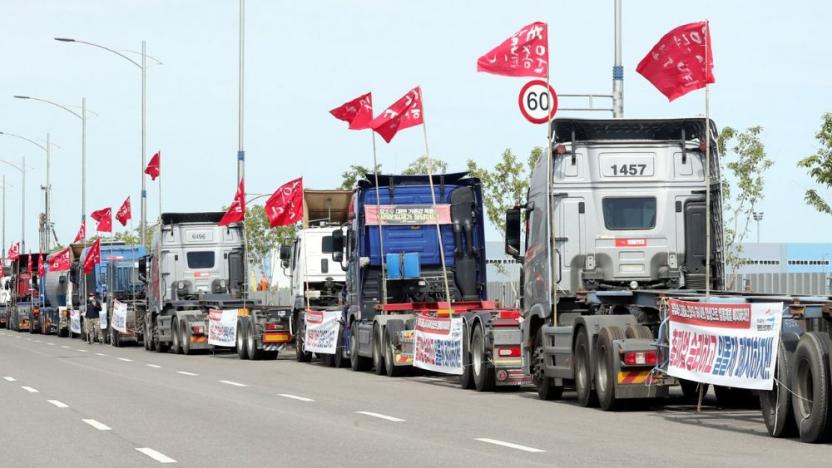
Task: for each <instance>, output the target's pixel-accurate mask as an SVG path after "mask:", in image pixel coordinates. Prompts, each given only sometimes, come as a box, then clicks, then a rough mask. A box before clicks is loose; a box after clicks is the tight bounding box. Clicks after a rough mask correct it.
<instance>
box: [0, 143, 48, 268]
mask: <svg viewBox="0 0 832 468" xmlns="http://www.w3.org/2000/svg"><path fill="white" fill-rule="evenodd" d="M0 135H6V136H10V137H14V138H18V139H20V140H23V141H27V142H29V143H31V144H33V145H35V146H37V147H38V148H40V149H42V150H43V151H45V152H46V186H45V187H44V188H43V189H44V191H45V192H46V196H45V198H44V203H43V204H44V215H45V216H46V223H45V224H46V233H45V235H44V233H43V232H41V243H40V250H41V251H42V252H49V232H50V231H51V230H52V204H51V199H52V184H51V183H50V179H49V164H50V163H49V159H50V158H49V153H50V151H49V150H50V148H51V147H52V146H56V147H57V148H60V146H59V145H57V144H55V143H51V142H50V141H49V132H46V145H45V146H44V145H42V144H40V143H38V142H37V141H35V140H32V139H31V138H27V137H25V136H21V135H16V134H14V133H9V132H0Z"/></svg>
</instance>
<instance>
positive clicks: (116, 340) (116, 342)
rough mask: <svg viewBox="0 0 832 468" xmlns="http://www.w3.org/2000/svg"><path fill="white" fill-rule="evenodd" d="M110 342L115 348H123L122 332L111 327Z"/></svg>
mask: <svg viewBox="0 0 832 468" xmlns="http://www.w3.org/2000/svg"><path fill="white" fill-rule="evenodd" d="M110 344H111V345H113V347H114V348H121V334H120V333H119V332H118V330H116V329H115V328H110Z"/></svg>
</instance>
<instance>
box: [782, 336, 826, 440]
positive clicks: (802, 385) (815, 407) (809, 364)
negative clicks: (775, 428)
mask: <svg viewBox="0 0 832 468" xmlns="http://www.w3.org/2000/svg"><path fill="white" fill-rule="evenodd" d="M830 348H832V345H831V344H830V340H829V336H826V335H822V334H820V333H817V332H809V333H806V334H804V335H803V336H802V337H801V338H800V341H799V342H798V343H797V349H796V350H795V352H794V359H793V363H792V368H791V372H792V386H793V390H794V392H795V397H794V398H792V409H793V410H794V417H795V420H796V421H797V429H798V432H799V434H800V440H801V441H803V442H810V443H815V442H823V441H825V440H826V439H828V438H829V435H830V432H832V430H830V429H832V395H830V381H829V368H828V367H827V365H828V362H829V353H830Z"/></svg>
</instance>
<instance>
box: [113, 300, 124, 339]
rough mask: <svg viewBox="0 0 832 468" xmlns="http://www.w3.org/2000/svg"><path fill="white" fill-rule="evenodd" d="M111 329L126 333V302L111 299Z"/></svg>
mask: <svg viewBox="0 0 832 468" xmlns="http://www.w3.org/2000/svg"><path fill="white" fill-rule="evenodd" d="M113 329H114V330H117V331H120V332H122V333H127V304H125V303H124V302H120V301H118V300H116V299H113Z"/></svg>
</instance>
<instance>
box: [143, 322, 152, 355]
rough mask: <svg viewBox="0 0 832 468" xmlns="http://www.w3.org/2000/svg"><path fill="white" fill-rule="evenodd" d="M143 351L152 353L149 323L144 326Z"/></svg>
mask: <svg viewBox="0 0 832 468" xmlns="http://www.w3.org/2000/svg"><path fill="white" fill-rule="evenodd" d="M144 350H145V351H153V333H151V331H150V321H149V320H148V321H147V322H145V324H144Z"/></svg>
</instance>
